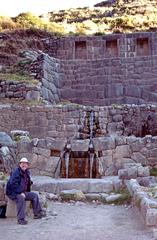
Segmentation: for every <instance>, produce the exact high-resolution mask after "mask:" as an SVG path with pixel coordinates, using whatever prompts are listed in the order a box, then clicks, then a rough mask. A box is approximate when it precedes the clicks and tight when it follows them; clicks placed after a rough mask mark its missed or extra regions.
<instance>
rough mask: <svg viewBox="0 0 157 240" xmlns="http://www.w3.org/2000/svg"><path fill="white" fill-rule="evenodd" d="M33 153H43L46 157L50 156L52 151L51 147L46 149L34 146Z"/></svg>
mask: <svg viewBox="0 0 157 240" xmlns="http://www.w3.org/2000/svg"><path fill="white" fill-rule="evenodd" d="M33 153H36V154H38V155H42V156H44V157H50V154H51V151H50V150H49V149H45V148H39V147H34V148H33Z"/></svg>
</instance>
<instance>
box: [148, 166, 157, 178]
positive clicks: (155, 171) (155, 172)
mask: <svg viewBox="0 0 157 240" xmlns="http://www.w3.org/2000/svg"><path fill="white" fill-rule="evenodd" d="M150 176H155V177H156V176H157V168H156V167H153V168H151V169H150Z"/></svg>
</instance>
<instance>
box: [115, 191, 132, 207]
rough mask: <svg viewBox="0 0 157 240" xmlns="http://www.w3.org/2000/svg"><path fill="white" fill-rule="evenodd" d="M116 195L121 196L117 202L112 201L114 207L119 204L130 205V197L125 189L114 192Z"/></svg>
mask: <svg viewBox="0 0 157 240" xmlns="http://www.w3.org/2000/svg"><path fill="white" fill-rule="evenodd" d="M115 193H116V194H122V195H121V196H120V197H119V198H118V199H117V200H115V201H113V202H112V203H114V204H116V205H121V204H130V203H131V195H130V193H129V191H128V190H127V189H122V190H119V191H116V192H115Z"/></svg>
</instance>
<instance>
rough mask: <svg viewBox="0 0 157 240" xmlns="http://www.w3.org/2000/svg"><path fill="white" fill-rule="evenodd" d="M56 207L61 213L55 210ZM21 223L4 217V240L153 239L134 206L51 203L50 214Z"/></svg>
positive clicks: (0, 236)
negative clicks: (54, 213)
mask: <svg viewBox="0 0 157 240" xmlns="http://www.w3.org/2000/svg"><path fill="white" fill-rule="evenodd" d="M52 211H56V212H57V213H58V215H57V216H52V214H51V212H52ZM28 221H29V223H28V225H26V226H21V225H18V224H17V223H16V219H15V218H14V219H11V218H10V219H9V218H8V219H0V233H1V234H0V240H2V239H3V240H8V239H11V240H17V239H18V240H96V239H98V240H107V239H108V240H151V239H153V238H152V237H151V235H152V233H151V231H150V229H147V228H146V227H145V226H144V225H143V224H142V221H141V219H140V217H139V215H138V211H136V210H135V209H134V208H131V207H130V206H129V207H127V206H113V205H98V204H96V203H92V204H89V203H81V202H76V203H60V202H54V203H52V202H51V203H50V204H49V208H48V216H47V217H46V218H43V219H38V220H34V219H32V218H31V217H29V218H28Z"/></svg>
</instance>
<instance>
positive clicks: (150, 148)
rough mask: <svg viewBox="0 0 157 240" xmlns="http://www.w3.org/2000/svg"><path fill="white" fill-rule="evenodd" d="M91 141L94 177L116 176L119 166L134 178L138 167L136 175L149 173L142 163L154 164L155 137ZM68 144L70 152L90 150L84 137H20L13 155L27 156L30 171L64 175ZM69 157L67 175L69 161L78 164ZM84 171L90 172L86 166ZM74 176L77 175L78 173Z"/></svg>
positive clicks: (99, 138)
mask: <svg viewBox="0 0 157 240" xmlns="http://www.w3.org/2000/svg"><path fill="white" fill-rule="evenodd" d="M92 142H93V149H94V150H93V151H94V154H95V157H96V158H95V161H96V166H97V171H98V173H99V175H98V176H97V177H101V176H109V175H117V174H118V171H119V170H122V169H124V170H122V171H123V173H125V172H126V169H128V172H127V177H129V178H137V176H138V175H137V169H138V168H139V169H138V174H139V176H141V177H142V176H149V168H148V167H145V166H149V167H157V137H152V136H146V137H144V138H137V137H135V136H130V137H122V136H120V137H119V136H110V137H98V138H93V139H92ZM67 147H68V152H69V151H70V152H73V153H74V152H78V153H83V152H86V153H88V152H89V151H90V145H89V143H88V144H87V140H71V141H67V140H65V139H54V138H50V137H46V138H44V139H37V138H34V139H32V140H26V139H22V140H21V141H20V140H19V141H18V142H17V144H16V154H17V155H16V157H17V158H18V159H20V158H21V157H24V156H25V157H28V158H29V159H30V161H31V171H32V173H33V174H36V175H48V176H52V177H63V175H62V167H63V165H64V164H65V161H66V149H67ZM71 156H72V155H70V156H69V167H68V174H69V175H68V176H70V173H71V171H73V170H71V167H72V162H74V163H75V164H77V159H75V158H73V157H71ZM80 158H81V155H80V157H79V159H80ZM88 158H89V156H86V159H84V163H86V162H87V161H89V159H88ZM17 161H18V160H16V162H17ZM84 163H83V162H82V163H81V161H80V162H79V165H81V168H83V167H84V165H85V164H84ZM127 167H128V168H127ZM143 167H144V168H143ZM82 170H83V169H82ZM78 171H79V170H78ZM87 171H89V166H88V167H87ZM122 171H121V172H122ZM119 174H120V172H119ZM145 174H146V175H145ZM77 177H80V176H79V175H77ZM81 177H83V178H84V177H89V172H88V173H87V176H85V175H82V176H81ZM125 177H126V176H125Z"/></svg>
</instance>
